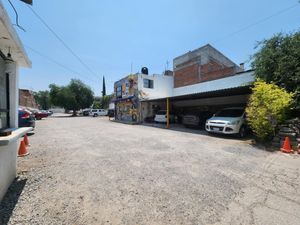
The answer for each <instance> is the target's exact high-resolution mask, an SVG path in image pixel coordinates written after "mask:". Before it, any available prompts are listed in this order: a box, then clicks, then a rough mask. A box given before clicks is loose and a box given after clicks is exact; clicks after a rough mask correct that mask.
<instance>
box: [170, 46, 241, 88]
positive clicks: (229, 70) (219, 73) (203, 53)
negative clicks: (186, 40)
mask: <svg viewBox="0 0 300 225" xmlns="http://www.w3.org/2000/svg"><path fill="white" fill-rule="evenodd" d="M173 68H174V87H175V88H177V87H182V86H187V85H192V84H196V83H201V82H205V81H210V80H216V79H220V78H224V77H228V76H233V75H234V74H236V73H238V72H241V71H242V69H241V68H240V67H239V66H238V65H236V64H235V63H234V62H232V61H231V60H230V59H228V58H227V57H226V56H224V55H223V54H222V53H221V52H219V51H218V50H216V49H215V48H214V47H212V46H211V45H209V44H207V45H205V46H203V47H201V48H198V49H196V50H193V51H190V52H188V53H185V54H184V55H181V56H179V57H176V58H175V59H174V60H173Z"/></svg>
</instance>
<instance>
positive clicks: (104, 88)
mask: <svg viewBox="0 0 300 225" xmlns="http://www.w3.org/2000/svg"><path fill="white" fill-rule="evenodd" d="M105 95H106V86H105V77H104V76H103V80H102V97H104V96H105Z"/></svg>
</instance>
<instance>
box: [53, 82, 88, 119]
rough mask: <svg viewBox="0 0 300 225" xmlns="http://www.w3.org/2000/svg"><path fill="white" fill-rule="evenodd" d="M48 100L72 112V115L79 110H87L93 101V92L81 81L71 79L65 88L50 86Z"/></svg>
mask: <svg viewBox="0 0 300 225" xmlns="http://www.w3.org/2000/svg"><path fill="white" fill-rule="evenodd" d="M49 88H50V100H51V103H52V104H53V105H55V106H59V107H63V108H65V109H66V110H73V115H76V111H77V110H79V109H84V108H88V107H90V106H91V104H92V103H93V100H94V96H93V91H92V90H91V88H90V87H88V86H87V85H85V84H84V83H83V82H82V81H80V80H76V79H72V80H71V82H70V83H69V84H68V85H67V86H57V85H56V84H50V85H49Z"/></svg>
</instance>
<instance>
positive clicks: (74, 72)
mask: <svg viewBox="0 0 300 225" xmlns="http://www.w3.org/2000/svg"><path fill="white" fill-rule="evenodd" d="M24 46H25V47H26V48H28V49H29V50H30V51H32V52H34V53H35V54H37V55H39V56H41V57H43V58H45V59H47V60H48V61H50V62H52V63H54V64H56V65H58V66H60V67H61V68H63V69H65V70H67V71H69V72H71V73H73V74H75V75H79V76H84V77H85V78H86V79H88V80H89V81H91V82H93V83H94V82H96V81H95V80H93V79H91V78H89V77H88V76H86V75H83V74H80V73H78V72H76V71H75V70H73V69H71V68H70V67H68V66H66V65H64V64H62V63H60V62H58V61H56V60H55V59H52V58H51V57H49V56H47V55H45V54H43V53H41V52H39V51H38V50H35V49H33V48H32V47H30V46H28V45H24Z"/></svg>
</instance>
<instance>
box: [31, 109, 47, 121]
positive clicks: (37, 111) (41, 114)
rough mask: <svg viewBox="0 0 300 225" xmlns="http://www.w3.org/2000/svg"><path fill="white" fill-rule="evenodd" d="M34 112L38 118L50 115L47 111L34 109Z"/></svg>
mask: <svg viewBox="0 0 300 225" xmlns="http://www.w3.org/2000/svg"><path fill="white" fill-rule="evenodd" d="M33 114H34V116H35V118H36V119H37V120H41V119H42V118H46V117H48V113H47V112H46V111H40V110H33Z"/></svg>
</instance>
